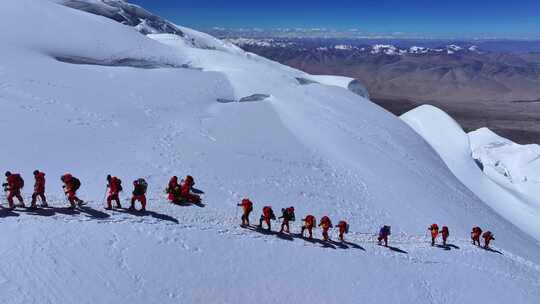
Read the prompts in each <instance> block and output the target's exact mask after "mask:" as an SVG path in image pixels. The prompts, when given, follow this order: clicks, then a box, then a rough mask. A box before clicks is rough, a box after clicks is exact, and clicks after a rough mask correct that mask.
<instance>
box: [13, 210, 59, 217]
mask: <svg viewBox="0 0 540 304" xmlns="http://www.w3.org/2000/svg"><path fill="white" fill-rule="evenodd" d="M19 211H20V212H25V213H28V214H29V215H37V216H53V215H54V214H55V212H54V210H53V209H50V208H35V209H31V208H28V209H22V210H19Z"/></svg>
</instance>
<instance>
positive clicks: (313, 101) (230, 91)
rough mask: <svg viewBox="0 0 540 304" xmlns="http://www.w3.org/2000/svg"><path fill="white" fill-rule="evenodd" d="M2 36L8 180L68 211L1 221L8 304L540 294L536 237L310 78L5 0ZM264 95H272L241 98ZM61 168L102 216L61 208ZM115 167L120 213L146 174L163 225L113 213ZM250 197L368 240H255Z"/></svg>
mask: <svg viewBox="0 0 540 304" xmlns="http://www.w3.org/2000/svg"><path fill="white" fill-rule="evenodd" d="M23 17H24V18H25V20H28V21H27V22H26V23H24V25H21V23H20V22H19V21H20V20H21V18H23ZM43 24H47V26H46V27H45V26H42V25H43ZM15 25H17V26H18V27H15ZM0 26H1V27H2V28H17V31H16V32H10V31H0V41H2V45H1V46H0V113H2V116H0V129H2V130H4V133H3V140H4V143H5V144H4V145H3V146H2V149H0V160H1V168H0V169H2V170H4V169H5V170H8V169H9V170H12V171H15V172H21V173H22V174H23V176H24V177H25V179H26V181H27V188H26V189H24V194H25V196H26V197H27V196H28V195H29V194H30V193H29V192H30V190H31V189H29V188H31V184H32V181H31V172H32V171H33V170H34V169H36V168H39V169H41V170H43V171H45V172H46V173H47V177H48V188H47V193H48V194H49V196H50V202H51V204H52V205H54V206H55V208H52V209H47V210H39V211H36V212H31V211H27V210H23V209H20V208H18V209H16V210H15V211H8V210H6V209H2V210H0V227H1V229H2V231H3V232H4V236H5V237H3V238H1V240H0V248H2V253H3V256H4V259H5V261H6V263H3V264H2V265H0V290H1V293H0V302H2V303H114V302H117V303H179V302H181V303H210V302H211V303H216V302H217V303H251V302H255V301H256V302H259V303H275V302H284V301H287V302H292V303H299V302H303V301H308V302H311V303H328V302H344V303H355V302H357V301H359V299H360V300H362V301H363V302H368V303H377V302H380V301H385V302H392V303H393V302H397V303H400V302H401V303H433V302H441V303H466V302H472V301H475V300H478V299H482V300H484V301H489V302H495V303H507V302H510V301H518V302H520V303H534V302H536V301H537V300H538V298H539V297H540V291H539V289H538V286H539V285H540V266H538V265H539V264H540V256H539V254H538V252H539V250H538V249H539V245H538V242H537V241H535V240H534V239H533V238H531V237H529V236H528V235H526V234H524V233H523V232H522V231H521V230H520V229H518V227H516V225H514V224H513V223H511V222H510V221H508V220H506V219H504V218H503V217H501V216H500V215H499V214H497V213H496V212H493V211H492V210H491V208H489V207H488V206H486V205H485V204H484V203H483V202H482V201H481V200H479V199H478V198H477V197H476V196H475V195H474V194H473V193H472V192H471V191H469V190H468V189H467V188H466V187H465V186H464V185H463V184H462V183H461V182H459V180H458V179H456V178H455V176H454V175H453V174H452V173H451V172H450V171H449V170H448V168H447V167H446V165H445V164H444V162H443V161H442V160H441V158H440V157H439V156H438V155H437V153H436V152H435V151H434V150H433V149H432V148H431V147H430V146H429V145H428V144H427V143H426V142H425V141H424V140H423V139H422V138H421V137H420V136H418V135H417V134H416V133H415V132H414V131H413V130H412V129H410V128H409V127H408V126H407V125H406V124H404V123H403V122H402V121H400V120H399V119H396V118H395V117H394V116H392V115H391V114H389V113H387V112H385V111H384V110H382V109H381V108H379V107H377V106H375V105H374V104H372V103H371V102H369V101H368V100H366V99H364V98H361V97H359V96H358V95H356V94H353V93H352V92H350V91H349V90H346V89H344V88H341V87H339V86H336V85H332V86H327V85H323V84H321V83H322V81H321V83H319V84H317V83H312V84H307V85H300V84H299V82H298V79H297V78H299V77H303V78H309V77H310V75H307V74H305V73H302V72H299V71H296V70H293V69H290V68H287V67H283V66H281V65H278V64H276V63H274V62H271V61H269V60H266V59H263V58H260V57H258V56H255V55H252V54H248V53H244V52H242V51H240V50H239V49H237V48H235V47H229V45H228V44H223V42H220V41H219V40H216V39H213V38H212V37H209V36H206V35H203V34H198V33H196V32H195V31H191V32H190V31H184V30H182V31H183V32H184V33H185V35H186V36H185V37H183V38H175V37H171V36H162V35H159V36H157V37H156V36H152V38H149V37H146V36H144V35H140V34H139V33H138V32H136V31H134V30H133V29H131V28H129V27H126V26H123V25H121V24H119V23H117V22H114V21H112V20H110V19H106V18H103V17H101V16H97V15H93V14H88V13H85V12H81V11H78V10H74V9H70V8H67V7H65V6H60V5H57V4H54V3H52V2H50V1H44V0H41V1H40V0H5V1H4V3H3V4H2V10H0ZM187 36H191V38H190V39H193V40H194V43H190V42H189V40H186V37H187ZM156 40H157V41H156ZM193 40H191V41H193ZM203 40H204V41H203ZM182 43H184V44H182ZM203 45H204V46H206V47H203ZM59 59H61V60H59ZM256 94H258V96H260V95H268V96H269V97H267V98H264V99H263V98H252V99H251V100H255V99H257V100H258V101H253V102H235V101H240V100H242V98H243V97H248V96H251V95H256ZM246 100H250V99H244V101H246ZM226 101H230V102H226ZM66 171H70V172H71V173H73V174H74V175H76V176H78V177H79V178H80V179H81V180H82V182H83V185H82V188H81V191H80V196H81V198H83V199H86V200H88V201H90V206H89V208H82V209H80V210H77V211H75V212H72V211H69V210H66V209H64V208H60V207H62V206H65V205H67V204H66V202H65V200H64V199H63V196H62V189H61V188H60V182H59V180H58V178H59V176H60V175H61V174H62V173H65V172H66ZM108 173H110V174H113V175H117V176H119V177H121V178H122V179H123V180H124V187H125V189H126V190H125V193H124V194H123V195H122V197H123V199H124V200H123V203H124V204H127V202H125V200H126V199H128V198H129V192H130V190H131V189H129V188H130V182H131V181H132V180H134V179H135V178H138V177H144V178H146V179H147V180H148V182H149V194H148V196H149V203H148V209H149V210H150V212H149V213H147V214H146V215H133V214H128V213H125V212H122V211H104V210H103V209H102V207H103V202H102V200H103V196H104V190H105V176H106V174H108ZM173 174H176V175H179V176H181V175H185V174H191V175H193V176H195V179H196V182H197V185H196V186H197V188H199V189H202V190H203V191H204V192H205V195H204V203H205V205H204V206H203V207H198V206H186V207H182V206H176V205H170V204H168V203H167V202H166V197H165V195H164V193H163V189H164V187H165V185H166V183H167V180H168V178H169V177H170V176H171V175H173ZM245 196H249V197H250V198H252V200H253V201H254V202H255V204H256V205H255V211H254V214H253V215H252V222H255V221H256V219H257V217H258V216H259V215H260V209H261V207H262V206H263V205H265V204H270V205H272V206H273V207H274V209H275V210H276V211H279V209H280V208H281V207H286V206H290V205H294V206H295V208H296V214H297V218H298V219H300V218H301V217H303V216H304V215H306V214H308V213H312V214H314V215H316V216H317V218H320V217H321V216H323V215H329V216H330V217H331V218H332V219H333V220H334V222H337V221H338V220H340V219H346V220H348V221H349V223H350V225H351V233H350V234H349V235H347V238H348V239H349V240H350V241H351V242H353V243H355V244H357V246H356V247H355V246H353V245H349V246H348V247H349V248H347V249H343V248H340V247H339V246H337V245H331V246H326V247H323V245H322V244H320V243H317V242H315V243H311V242H308V241H304V240H302V239H300V238H296V237H294V238H288V237H284V236H281V237H279V236H277V235H272V234H271V235H266V234H261V233H259V232H256V231H252V230H248V229H241V228H240V227H238V224H239V218H238V217H239V214H238V213H237V212H239V210H237V208H236V207H235V204H236V203H237V202H238V201H239V200H240V199H241V198H243V197H245ZM2 199H3V198H2ZM2 202H3V203H5V201H4V200H3V201H2ZM432 222H439V223H441V224H446V225H449V226H450V229H451V243H452V244H453V245H455V247H451V248H449V249H451V250H444V249H442V248H439V247H434V248H432V247H431V246H429V245H428V240H427V239H426V231H425V229H426V228H427V225H428V224H431V223H432ZM300 224H301V223H300V221H299V220H297V222H296V223H295V225H293V229H294V231H298V229H299V226H300ZM382 224H390V225H392V229H393V235H392V237H391V245H393V246H394V247H392V248H384V247H379V246H376V245H375V242H374V239H373V234H374V233H375V232H376V231H377V229H378V227H379V226H380V225H382ZM274 225H277V223H275V224H274ZM473 225H481V226H482V227H483V228H485V229H490V230H492V231H493V232H494V233H495V237H496V241H495V243H494V246H495V248H496V250H498V251H500V252H501V253H502V254H497V253H496V252H492V251H486V250H482V249H479V248H476V247H472V246H471V245H470V244H469V241H468V233H469V230H470V228H471V227H472V226H473ZM275 228H276V227H274V229H275ZM316 233H317V236H319V233H320V231H317V232H316ZM269 291H270V292H269Z"/></svg>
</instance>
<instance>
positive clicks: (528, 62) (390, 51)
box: [228, 38, 540, 102]
mask: <svg viewBox="0 0 540 304" xmlns="http://www.w3.org/2000/svg"><path fill="white" fill-rule="evenodd" d="M228 41H230V42H232V43H234V44H236V45H238V46H240V47H242V48H243V49H245V50H247V51H250V52H254V53H257V54H259V55H262V56H264V57H267V58H270V59H273V60H276V61H279V62H281V63H285V64H287V65H290V66H292V67H295V68H299V69H302V70H304V71H306V72H309V73H314V74H336V75H343V76H349V77H353V78H356V79H359V80H361V81H362V82H363V83H365V84H366V86H367V87H368V90H369V92H370V95H371V96H373V97H374V98H399V99H411V100H415V101H432V100H436V101H456V100H476V101H500V102H508V101H512V102H522V101H524V102H525V101H537V100H540V53H508V52H493V51H487V50H483V49H482V48H481V47H479V46H477V45H475V44H472V43H465V44H460V45H458V44H447V45H443V46H438V47H437V46H435V47H432V46H419V45H410V46H399V45H394V44H381V43H375V44H365V43H362V42H361V41H359V42H357V43H356V44H351V43H344V42H340V41H339V40H338V41H335V40H329V41H324V40H316V41H313V40H312V39H292V40H287V39H271V38H267V39H253V38H249V39H245V38H235V39H228Z"/></svg>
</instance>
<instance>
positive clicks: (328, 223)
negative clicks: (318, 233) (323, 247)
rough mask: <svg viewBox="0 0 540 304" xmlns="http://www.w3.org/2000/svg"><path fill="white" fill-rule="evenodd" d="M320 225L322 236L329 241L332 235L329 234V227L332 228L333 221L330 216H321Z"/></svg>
mask: <svg viewBox="0 0 540 304" xmlns="http://www.w3.org/2000/svg"><path fill="white" fill-rule="evenodd" d="M319 227H321V228H322V236H323V240H324V241H329V240H330V237H329V236H328V229H330V228H332V227H333V226H332V221H331V220H330V218H329V217H328V216H323V217H322V218H321V222H320V223H319Z"/></svg>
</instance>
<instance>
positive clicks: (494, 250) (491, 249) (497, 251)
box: [482, 247, 504, 255]
mask: <svg viewBox="0 0 540 304" xmlns="http://www.w3.org/2000/svg"><path fill="white" fill-rule="evenodd" d="M482 248H483V249H484V250H485V251H489V252H494V253H498V254H500V255H504V254H503V253H502V252H500V251H499V250H496V249H493V248H490V247H488V248H485V247H482Z"/></svg>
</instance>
